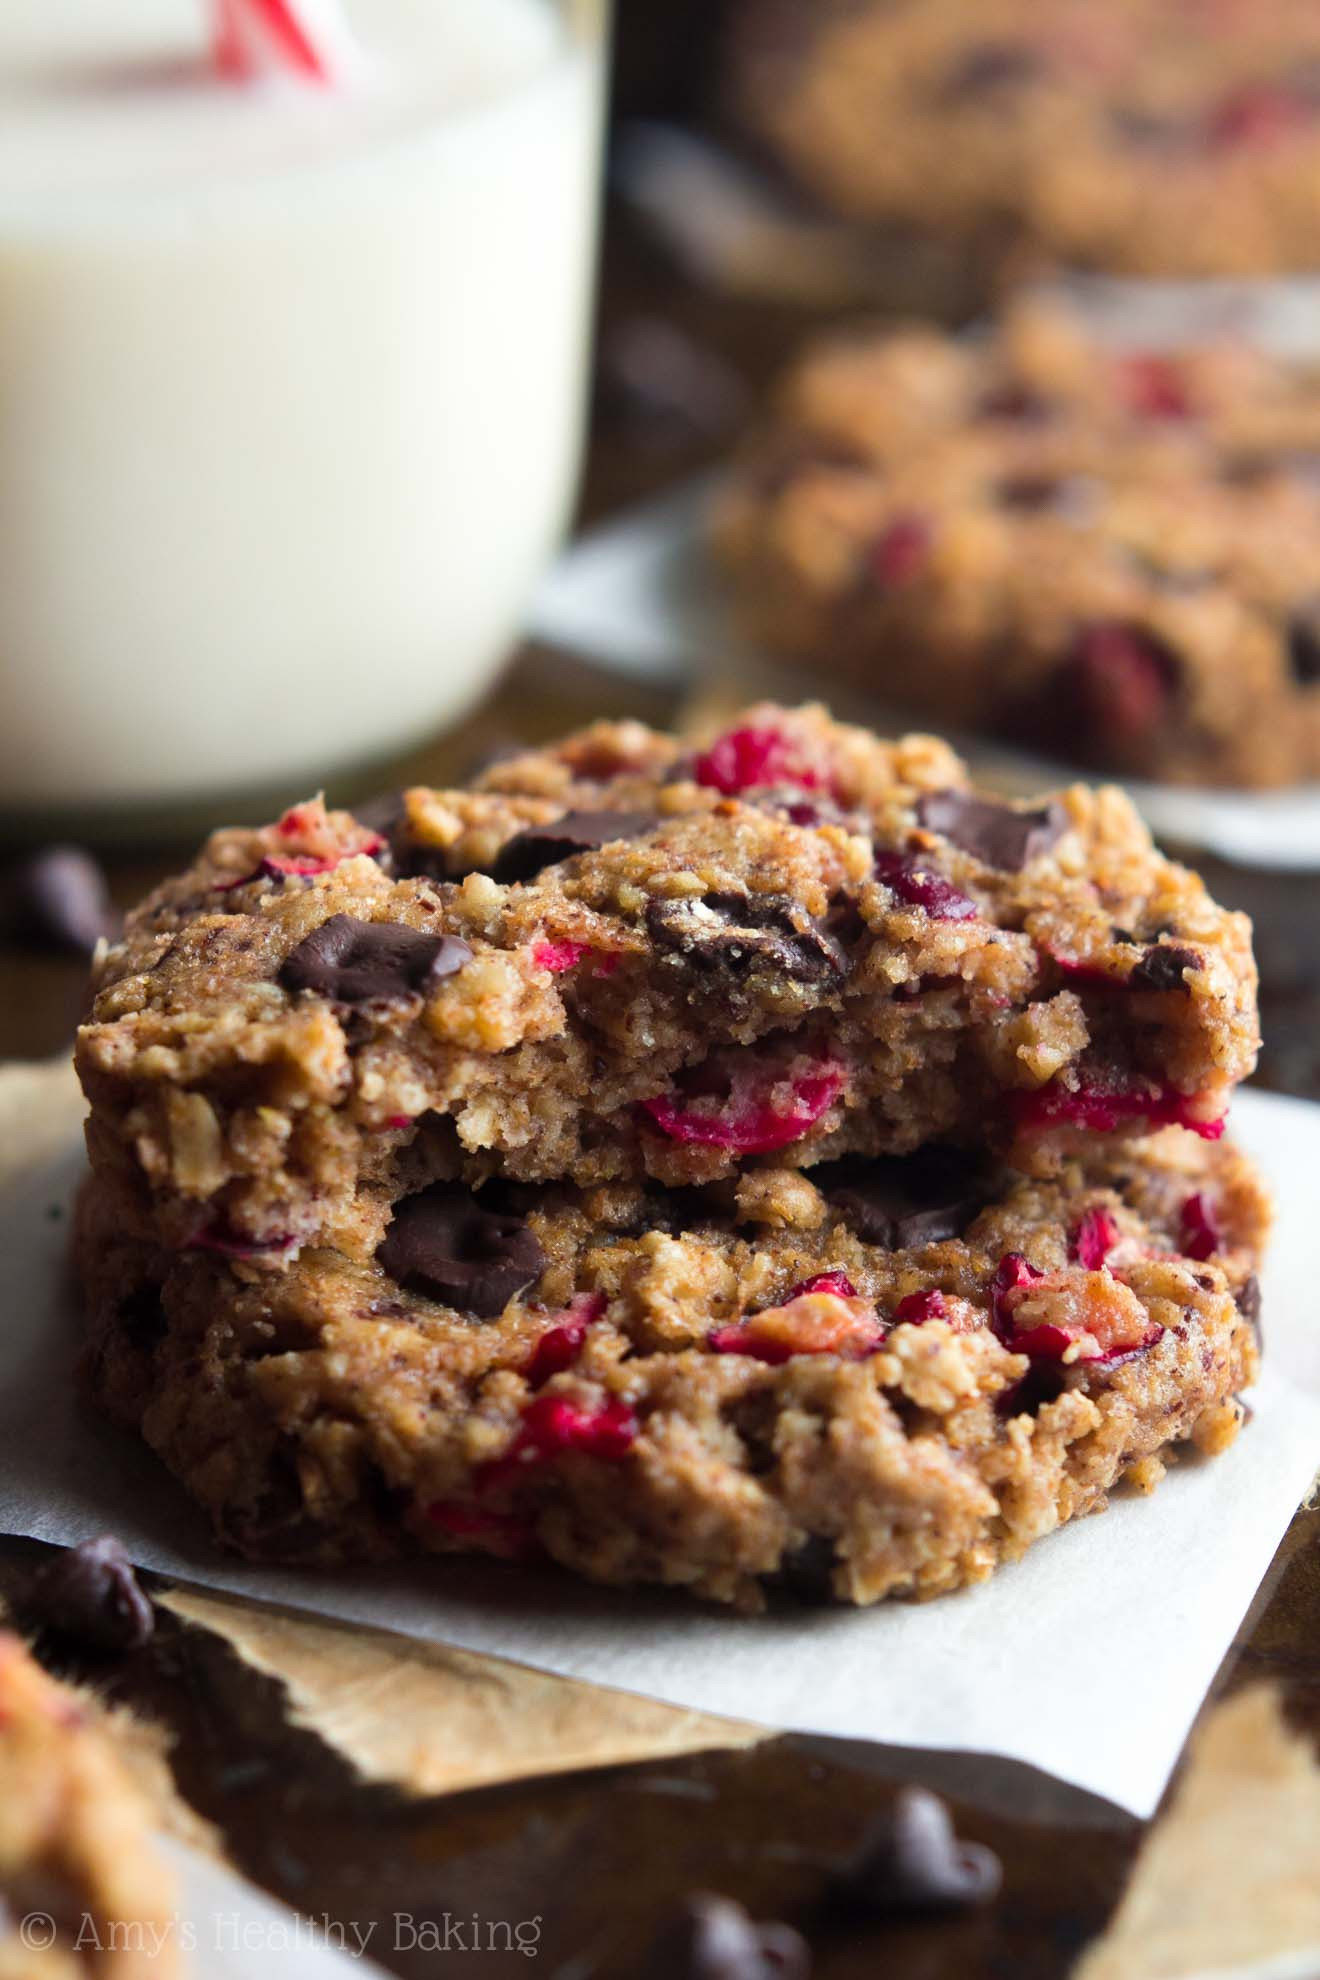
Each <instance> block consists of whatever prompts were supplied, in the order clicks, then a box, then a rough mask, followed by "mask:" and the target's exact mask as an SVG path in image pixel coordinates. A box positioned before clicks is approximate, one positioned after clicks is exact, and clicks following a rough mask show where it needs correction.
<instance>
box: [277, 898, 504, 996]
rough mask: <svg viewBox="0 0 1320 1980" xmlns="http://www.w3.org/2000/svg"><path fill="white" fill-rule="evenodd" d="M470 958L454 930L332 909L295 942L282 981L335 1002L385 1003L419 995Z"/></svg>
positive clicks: (463, 943) (453, 972)
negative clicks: (433, 931) (437, 931)
mask: <svg viewBox="0 0 1320 1980" xmlns="http://www.w3.org/2000/svg"><path fill="white" fill-rule="evenodd" d="M471 960H472V951H471V949H470V948H469V947H468V945H467V943H466V942H463V941H460V940H459V938H458V936H456V935H428V934H427V933H426V932H425V930H424V929H421V928H409V927H406V926H405V925H404V923H402V922H397V921H359V920H357V919H356V917H355V916H353V915H351V914H332V915H331V917H330V919H329V921H323V922H322V923H321V926H320V927H319V928H314V929H313V930H312V932H311V934H310V935H305V936H304V937H303V939H302V941H301V942H299V944H298V946H297V948H296V949H295V950H294V951H293V953H292V954H291V955H290V956H289V957H288V958H287V960H286V962H285V964H284V967H283V968H282V969H281V971H280V982H281V983H282V984H283V986H284V988H285V989H286V990H311V991H313V992H314V993H315V994H316V995H317V996H318V997H328V998H330V1000H331V1001H332V1002H333V1003H336V1004H374V1003H385V1002H391V1001H397V1000H398V999H399V998H401V997H412V996H419V995H421V994H423V993H424V992H425V991H427V990H428V989H429V988H430V987H431V985H432V984H433V983H439V982H440V981H441V979H442V978H443V977H446V976H453V975H454V974H455V972H456V971H457V970H460V969H462V967H463V965H464V963H466V962H471Z"/></svg>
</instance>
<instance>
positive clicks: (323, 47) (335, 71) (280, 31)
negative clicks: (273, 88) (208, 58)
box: [211, 0, 351, 83]
mask: <svg viewBox="0 0 1320 1980" xmlns="http://www.w3.org/2000/svg"><path fill="white" fill-rule="evenodd" d="M211 16H212V31H211V53H212V59H213V61H214V63H215V66H216V69H217V71H218V72H219V73H220V74H221V75H223V76H229V77H234V78H237V79H240V80H244V81H248V80H252V79H253V78H256V77H259V76H286V77H293V78H294V79H295V80H297V81H300V82H314V83H333V82H336V81H337V80H338V79H339V77H340V75H341V73H342V71H343V68H344V67H345V65H346V62H347V60H348V58H349V55H350V52H351V44H350V41H349V36H348V30H347V28H346V27H345V25H344V22H343V20H342V19H341V18H340V15H339V11H338V0H211Z"/></svg>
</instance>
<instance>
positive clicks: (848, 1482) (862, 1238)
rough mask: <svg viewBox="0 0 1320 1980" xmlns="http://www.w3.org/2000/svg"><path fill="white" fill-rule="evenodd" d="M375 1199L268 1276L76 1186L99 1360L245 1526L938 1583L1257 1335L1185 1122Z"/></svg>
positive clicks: (1240, 1272) (1242, 1224) (192, 1480)
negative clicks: (1077, 1149)
mask: <svg viewBox="0 0 1320 1980" xmlns="http://www.w3.org/2000/svg"><path fill="white" fill-rule="evenodd" d="M364 1222H365V1223H367V1224H369V1226H370V1229H371V1231H372V1239H371V1246H370V1249H369V1251H368V1252H367V1255H365V1256H363V1257H361V1258H349V1257H346V1256H345V1255H344V1254H343V1253H342V1252H339V1251H334V1250H331V1249H328V1248H325V1247H308V1248H307V1249H305V1250H304V1251H303V1252H302V1254H301V1256H300V1257H299V1258H298V1259H297V1261H296V1262H295V1263H293V1264H292V1265H290V1266H289V1267H288V1268H287V1269H286V1270H285V1271H284V1272H282V1273H278V1274H275V1273H270V1272H263V1271H261V1270H259V1269H257V1268H256V1267H254V1266H253V1265H251V1264H244V1263H241V1262H235V1261H231V1260H226V1259H223V1258H221V1257H219V1256H217V1255H216V1254H215V1253H214V1252H211V1253H209V1254H208V1253H204V1252H198V1251H193V1252H191V1253H187V1252H185V1253H169V1252H166V1251H162V1250H161V1249H159V1248H157V1247H152V1246H150V1245H147V1244H143V1243H142V1242H141V1241H138V1240H135V1239H134V1238H132V1237H131V1236H129V1235H127V1234H126V1232H125V1228H124V1222H123V1219H122V1218H121V1216H120V1214H119V1206H118V1203H117V1200H116V1197H115V1195H114V1193H113V1191H111V1190H108V1189H107V1188H106V1187H105V1185H104V1183H103V1182H101V1181H100V1180H99V1179H98V1180H93V1181H92V1182H91V1183H90V1184H89V1185H88V1187H87V1190H86V1192H85V1195H84V1198H83V1201H82V1206H81V1211H80V1219H79V1228H78V1238H77V1256H78V1263H79V1268H80V1272H81V1276H82V1279H83V1283H84V1287H85V1290H86V1296H87V1302H88V1309H89V1315H90V1345H89V1367H90V1372H91V1379H92V1384H93V1387H94V1389H95V1391H96V1393H97V1395H98V1396H99V1398H100V1400H101V1402H102V1403H103V1404H104V1405H105V1406H106V1407H107V1408H108V1409H110V1410H111V1411H112V1412H113V1413H114V1414H115V1415H116V1416H118V1417H119V1418H120V1419H121V1420H123V1421H124V1422H125V1423H128V1424H130V1425H132V1426H134V1427H135V1428H137V1429H138V1430H140V1432H141V1434H142V1435H143V1436H144V1437H145V1438H146V1440H147V1442H148V1443H149V1444H150V1445H151V1446H152V1447H153V1448H154V1449H155V1450H156V1451H157V1452H158V1453H159V1455H160V1456H161V1458H162V1459H163V1460H164V1462H165V1463H166V1464H167V1465H168V1466H169V1468H170V1470H171V1471H172V1472H173V1473H174V1474H175V1476H176V1477H178V1478H179V1479H180V1480H181V1481H182V1482H183V1484H184V1485H185V1486H186V1487H187V1489H188V1491H189V1492H190V1493H191V1494H192V1495H193V1496H194V1498H196V1499H197V1500H198V1501H199V1502H200V1503H201V1504H202V1505H203V1506H204V1507H205V1508H206V1510H207V1512H208V1513H209V1515H210V1517H211V1519H212V1521H213V1522H214V1525H215V1528H216V1531H217V1532H218V1534H219V1535H220V1536H221V1537H222V1538H223V1539H224V1540H225V1541H226V1542H227V1543H228V1544H230V1545H232V1546H234V1547H237V1548H239V1549H240V1550H242V1551H243V1552H245V1553H247V1554H249V1555H251V1556H253V1557H256V1558H274V1559H309V1560H318V1561H332V1560H338V1559H356V1558H373V1557H381V1556H388V1555H392V1554H395V1553H399V1552H419V1551H421V1552H439V1553H449V1552H453V1551H464V1552H468V1551H477V1552H482V1553H488V1554H494V1555H498V1556H501V1557H504V1558H508V1559H517V1560H530V1559H539V1558H547V1557H548V1558H549V1559H551V1560H554V1561H557V1562H559V1563H561V1564H563V1565H564V1566H566V1567H569V1568H572V1569H574V1570H576V1571H577V1572H579V1573H581V1574H584V1575H587V1576H589V1577H591V1578H592V1579H593V1580H597V1581H602V1582H610V1583H629V1582H663V1583H669V1584H672V1585H674V1586H678V1587H683V1588H687V1589H690V1590H692V1591H693V1592H695V1593H697V1594H700V1595H704V1596H708V1597H712V1598H715V1599H718V1600H720V1601H726V1602H733V1603H737V1604H739V1605H741V1606H742V1607H744V1608H749V1609H755V1608H757V1607H760V1606H761V1605H762V1604H763V1603H764V1602H765V1601H766V1600H767V1598H768V1597H770V1596H772V1595H774V1594H775V1593H776V1592H782V1591H789V1592H796V1593H797V1594H798V1595H800V1596H801V1595H805V1596H807V1597H809V1598H814V1599H830V1598H831V1597H832V1598H835V1599H838V1600H841V1601H849V1602H857V1603H869V1602H874V1601H877V1600H879V1599H880V1598H881V1597H883V1596H887V1595H934V1594H938V1593H940V1592H942V1591H945V1590H949V1589H954V1588H958V1587H960V1586H962V1585H964V1584H966V1583H969V1582H976V1581H980V1580H983V1579H984V1578H985V1577H986V1576H987V1575H989V1574H990V1573H991V1571H992V1570H993V1569H994V1568H995V1567H996V1565H997V1564H998V1563H1000V1562H1001V1561H1004V1560H1011V1559H1013V1558H1015V1557H1016V1556H1018V1555H1020V1554H1021V1553H1022V1552H1023V1550H1024V1549H1025V1548H1026V1547H1027V1546H1029V1545H1030V1544H1031V1543H1032V1542H1033V1541H1034V1540H1037V1539H1039V1538H1040V1537H1042V1536H1043V1535H1045V1534H1047V1533H1050V1532H1052V1531H1053V1530H1054V1528H1056V1527H1057V1526H1059V1525H1061V1524H1062V1523H1064V1522H1065V1521H1067V1520H1070V1519H1073V1518H1076V1517H1078V1516H1080V1515H1081V1514H1084V1513H1089V1512H1093V1511H1097V1510H1099V1509H1100V1508H1102V1507H1103V1506H1104V1504H1105V1500H1106V1495H1107V1494H1108V1493H1109V1491H1110V1490H1111V1489H1112V1488H1113V1487H1114V1486H1116V1485H1118V1484H1120V1483H1124V1482H1126V1483H1129V1484H1132V1485H1134V1486H1136V1487H1138V1488H1140V1489H1142V1490H1148V1489H1149V1488H1150V1487H1151V1486H1153V1485H1154V1484H1155V1483H1156V1482H1157V1481H1158V1479H1159V1478H1160V1477H1161V1476H1162V1475H1163V1471H1164V1465H1165V1462H1166V1460H1167V1459H1168V1457H1169V1456H1170V1454H1171V1452H1172V1451H1173V1450H1174V1449H1175V1448H1176V1447H1178V1446H1180V1445H1183V1444H1188V1443H1190V1444H1191V1445H1193V1446H1195V1447H1196V1448H1197V1449H1198V1450H1200V1451H1202V1452H1215V1451H1218V1450H1221V1449H1222V1448H1223V1447H1224V1446H1225V1445H1226V1444H1227V1443H1229V1442H1230V1441H1231V1440H1232V1438H1233V1436H1234V1435H1235V1434H1236V1431H1237V1429H1238V1426H1239V1423H1240V1420H1241V1410H1240V1408H1239V1405H1238V1404H1237V1402H1236V1397H1237V1395H1238V1392H1239V1391H1240V1390H1241V1389H1242V1388H1243V1387H1244V1386H1245V1385H1247V1384H1248V1383H1249V1382H1250V1381H1251V1380H1252V1377H1253V1375H1254V1373H1255V1370H1256V1366H1257V1338H1256V1324H1257V1316H1258V1307H1259V1293H1258V1289H1257V1286H1256V1281H1255V1279H1254V1276H1253V1268H1254V1264H1255V1260H1256V1257H1257V1254H1258V1251H1259V1248H1260V1245H1261V1242H1262V1240H1263V1237H1264V1234H1265V1229H1266V1225H1267V1222H1268V1207H1267V1204H1266V1201H1265V1198H1264V1195H1263V1193H1262V1190H1261V1188H1260V1185H1259V1183H1258V1181H1257V1179H1256V1177H1255V1175H1254V1174H1253V1172H1252V1170H1251V1168H1250V1166H1249V1165H1248V1163H1247V1162H1246V1160H1245V1158H1243V1157H1242V1156H1241V1155H1240V1154H1238V1153H1237V1152H1236V1151H1235V1150H1234V1149H1233V1148H1231V1147H1230V1146H1228V1145H1227V1144H1220V1145H1219V1146H1208V1145H1207V1144H1205V1143H1203V1142H1200V1141H1197V1140H1196V1139H1194V1138H1193V1137H1191V1136H1188V1135H1186V1134H1182V1133H1180V1132H1178V1131H1177V1130H1170V1131H1168V1132H1167V1133H1166V1134H1164V1135H1162V1136H1159V1137H1157V1138H1155V1139H1154V1140H1153V1141H1151V1142H1150V1143H1148V1144H1146V1145H1144V1146H1135V1147H1129V1148H1126V1149H1118V1150H1114V1151H1111V1153H1110V1154H1109V1155H1106V1154H1104V1153H1099V1152H1098V1153H1096V1154H1094V1155H1093V1156H1092V1157H1091V1158H1090V1159H1089V1160H1088V1161H1087V1162H1086V1163H1081V1162H1076V1163H1070V1164H1069V1165H1067V1166H1066V1167H1065V1168H1064V1170H1063V1171H1062V1172H1061V1173H1060V1174H1059V1175H1057V1176H1056V1177H1054V1178H1052V1179H1048V1180H1040V1181H1026V1180H1022V1179H1021V1178H1018V1177H1015V1176H1012V1175H1009V1174H1007V1173H1005V1172H1004V1171H1002V1170H1000V1169H997V1168H996V1167H995V1166H994V1165H993V1164H990V1163H988V1162H986V1161H984V1160H983V1159H980V1158H976V1157H971V1156H968V1155H966V1154H965V1153H963V1154H960V1153H957V1152H953V1151H949V1150H934V1149H931V1150H926V1151H924V1152H923V1153H921V1154H919V1155H914V1156H910V1157H907V1158H904V1159H900V1160H894V1159H883V1160H870V1161H868V1160H861V1159H857V1158H852V1159H849V1160H845V1161H842V1162H832V1163H828V1164H824V1165H822V1166H820V1167H817V1168H816V1169H814V1170H812V1171H811V1172H810V1173H808V1174H804V1173H802V1172H800V1171H798V1170H792V1169H783V1168H778V1167H766V1168H759V1169H756V1170H752V1171H747V1172H744V1173H743V1174H742V1175H741V1176H739V1177H737V1178H736V1179H734V1178H730V1179H728V1180H726V1181H724V1182H722V1183H718V1184H715V1185H708V1186H707V1187H706V1188H705V1189H704V1190H696V1189H681V1190H663V1189H659V1188H656V1187H649V1188H641V1187H639V1186H637V1185H635V1184H624V1183H611V1184H605V1185H601V1186H599V1187H597V1188H595V1189H588V1190H574V1189H570V1188H566V1187H563V1186H555V1185H546V1186H529V1185H513V1184H508V1183H495V1182H492V1183H490V1184H488V1185H487V1186H486V1187H485V1188H483V1189H482V1190H480V1191H478V1192H475V1193H474V1192H472V1191H470V1190H469V1189H467V1188H466V1187H465V1186H464V1185H463V1184H461V1183H458V1182H447V1183H445V1182H442V1183H434V1182H433V1183H430V1184H428V1185H426V1186H425V1187H422V1188H420V1189H417V1190H415V1191H413V1192H411V1193H409V1194H407V1195H403V1196H401V1197H397V1198H393V1199H390V1198H384V1199H380V1200H376V1201H373V1203H372V1204H371V1205H370V1206H369V1209H368V1210H367V1212H366V1213H365V1217H364Z"/></svg>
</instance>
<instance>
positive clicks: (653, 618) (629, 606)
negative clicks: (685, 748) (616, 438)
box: [528, 305, 1320, 872]
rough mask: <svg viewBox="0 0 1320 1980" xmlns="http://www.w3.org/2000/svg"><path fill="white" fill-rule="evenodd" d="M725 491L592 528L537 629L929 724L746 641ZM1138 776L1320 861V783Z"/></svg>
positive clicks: (1291, 854)
mask: <svg viewBox="0 0 1320 1980" xmlns="http://www.w3.org/2000/svg"><path fill="white" fill-rule="evenodd" d="M1318 307H1320V305H1318ZM713 489H714V483H713V481H711V480H710V479H706V478H703V479H702V480H699V481H692V482H688V483H686V484H685V485H684V486H683V487H681V488H679V489H676V490H674V491H672V492H671V493H669V494H667V495H663V496H660V497H659V498H657V499H656V500H654V501H651V502H647V503H644V504H642V505H641V506H639V507H637V508H635V509H632V510H629V511H627V512H626V513H625V514H624V515H622V516H620V517H618V518H616V519H615V520H614V521H612V522H609V523H606V524H603V525H602V526H601V527H600V528H599V529H596V530H593V531H590V532H589V533H588V534H587V535H585V536H583V537H580V538H579V539H578V541H577V542H576V543H575V544H573V545H572V546H571V547H570V548H569V549H568V550H567V551H566V552H565V553H564V555H563V556H562V557H561V558H560V560H559V562H558V563H557V564H556V565H555V567H554V569H553V570H552V571H551V572H550V574H549V576H548V577H547V578H546V579H545V580H544V582H543V583H542V585H541V587H540V590H539V591H538V593H537V595H536V598H535V600H534V602H533V607H532V613H531V619H530V624H529V627H528V630H529V632H530V633H531V634H533V635H534V636H535V637H537V638H539V639H542V640H545V641H547V642H548V643H549V644H550V645H554V646H561V647H565V648H567V649H568V650H570V651H572V652H574V653H577V654H580V655H581V656H582V657H583V658H585V659H588V660H591V661H594V662H595V663H597V664H598V665H600V666H602V667H606V668H608V669H609V670H610V671H612V672H614V673H621V674H627V675H630V676H632V677H633V678H637V679H645V680H655V681H660V682H670V683H674V684H688V685H691V686H698V685H700V684H701V682H702V680H703V677H704V676H705V675H706V674H707V673H710V672H714V673H715V674H716V677H717V678H718V677H719V675H720V673H722V672H728V673H730V674H731V675H732V676H733V678H734V679H737V678H738V676H739V675H740V674H749V675H751V677H752V680H753V682H754V683H755V688H754V691H756V692H772V693H775V694H778V695H780V696H781V698H784V699H790V700H791V699H795V698H797V699H800V698H805V697H811V698H813V699H817V700H826V701H828V702H829V703H830V705H831V707H832V708H833V710H834V712H835V714H836V715H839V716H841V717H845V718H847V719H851V720H855V721H860V722H864V723H866V724H867V725H868V726H870V727H874V728H878V729H880V730H881V731H882V732H887V733H890V734H893V733H897V732H899V731H902V730H905V729H911V728H913V727H920V726H921V720H920V718H918V717H914V715H913V713H912V711H911V709H906V710H905V709H903V708H900V707H897V706H888V705H886V704H885V702H884V700H883V696H882V695H881V694H879V693H877V694H875V695H865V694H862V693H861V692H860V691H859V690H857V689H856V688H855V687H853V686H850V685H849V684H847V683H845V682H841V681H836V680H833V679H832V678H830V677H829V676H828V675H827V674H825V673H822V672H820V671H819V670H817V671H815V672H813V671H811V670H809V669H808V668H806V667H792V666H790V665H788V664H787V663H785V662H783V661H779V660H775V661H770V660H769V659H767V658H766V657H765V656H762V655H758V654H756V653H755V652H754V651H753V650H752V649H750V648H749V647H748V646H747V645H746V643H745V642H744V641H742V640H741V639H740V637H739V635H738V634H737V632H736V630H735V628H734V626H733V624H732V620H731V616H730V613H729V608H728V603H727V600H726V598H725V595H724V592H723V589H722V587H721V585H720V582H719V579H718V576H717V574H716V572H715V571H714V569H713V567H712V564H711V560H710V558H709V556H708V555H707V552H706V548H705V517H706V514H707V510H708V506H709V503H710V499H711V495H712V493H713ZM762 676H763V677H764V678H763V679H762V678H761V677H762ZM927 726H929V724H927ZM942 733H943V731H942ZM947 733H948V735H949V740H950V741H951V742H952V743H954V745H955V746H956V747H957V748H958V750H959V751H960V752H961V753H962V755H963V756H965V757H966V758H967V760H968V762H969V763H971V764H972V765H973V767H974V768H976V769H977V770H979V771H981V772H982V773H984V774H986V775H991V776H994V777H997V778H998V779H999V780H1001V781H1002V782H1003V783H1005V784H1006V785H1008V786H1009V787H1017V788H1020V789H1023V790H1028V791H1033V792H1034V791H1038V790H1041V789H1043V788H1046V787H1048V786H1051V785H1059V784H1067V783H1071V782H1073V781H1074V780H1075V779H1076V778H1077V777H1079V776H1090V775H1091V774H1092V773H1090V772H1087V771H1083V770H1079V769H1078V767H1077V765H1076V764H1073V763H1065V762H1062V761H1060V760H1058V759H1056V758H1052V757H1048V756H1041V755H1037V754H1035V753H1034V752H1031V751H1027V750H1019V749H1013V748H1011V747H1009V746H1008V745H1007V744H1004V743H1001V742H998V741H996V740H994V739H992V738H987V737H984V736H978V735H972V734H969V733H967V732H965V731H964V732H959V731H956V730H952V731H947ZM1125 788H1126V789H1127V790H1128V792H1129V793H1130V795H1131V797H1132V799H1133V802H1134V803H1135V804H1136V805H1137V807H1138V809H1139V810H1140V812H1141V813H1142V816H1143V817H1144V818H1145V820H1146V822H1147V824H1148V825H1149V826H1150V828H1151V830H1152V831H1153V832H1155V833H1156V834H1157V835H1158V836H1160V837H1161V838H1164V839H1168V840H1172V841H1175V842H1176V843H1177V845H1178V846H1180V847H1183V846H1185V847H1190V848H1193V849H1195V850H1198V851H1201V852H1208V853H1215V854H1217V855H1218V857H1219V858H1221V859H1228V860H1232V861H1234V862H1235V863H1236V864H1237V865H1239V866H1252V867H1261V868H1265V869H1268V870H1278V871H1292V872H1313V871H1320V784H1318V783H1312V784H1303V785H1300V786H1299V787H1298V788H1297V789H1295V790H1286V791H1264V792H1255V791H1224V790H1211V789H1208V788H1205V789H1202V788H1193V787H1190V786H1188V787H1183V786H1178V785H1173V784H1150V783H1142V782H1139V781H1136V782H1128V783H1127V784H1126V786H1125Z"/></svg>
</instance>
